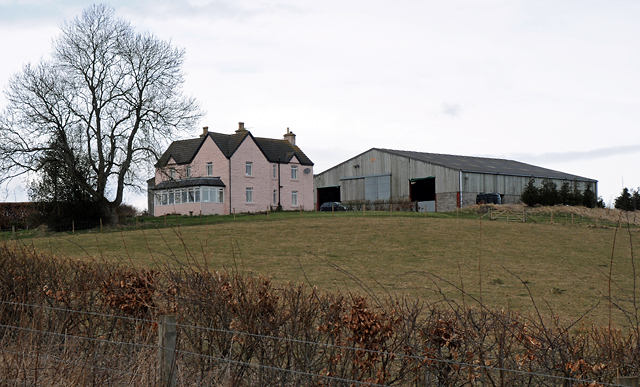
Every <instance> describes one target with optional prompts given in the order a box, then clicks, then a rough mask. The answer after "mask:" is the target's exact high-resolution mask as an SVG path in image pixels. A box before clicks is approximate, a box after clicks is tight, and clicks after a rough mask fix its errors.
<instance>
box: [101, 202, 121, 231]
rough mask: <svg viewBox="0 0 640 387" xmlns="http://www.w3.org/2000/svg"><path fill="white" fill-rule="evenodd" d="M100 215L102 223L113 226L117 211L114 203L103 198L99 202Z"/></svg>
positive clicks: (115, 223)
mask: <svg viewBox="0 0 640 387" xmlns="http://www.w3.org/2000/svg"><path fill="white" fill-rule="evenodd" d="M99 206H100V217H101V218H102V222H103V223H104V224H107V225H110V226H115V225H117V224H118V213H117V211H116V207H117V206H116V205H115V204H113V203H111V202H109V201H108V200H106V199H103V200H101V201H100V202H99Z"/></svg>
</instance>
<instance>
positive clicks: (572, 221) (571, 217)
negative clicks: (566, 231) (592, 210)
mask: <svg viewBox="0 0 640 387" xmlns="http://www.w3.org/2000/svg"><path fill="white" fill-rule="evenodd" d="M571 224H572V225H573V212H572V213H571Z"/></svg>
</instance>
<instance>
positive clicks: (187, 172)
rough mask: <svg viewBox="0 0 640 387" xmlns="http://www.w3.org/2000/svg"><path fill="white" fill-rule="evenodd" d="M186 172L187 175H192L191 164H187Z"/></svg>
mask: <svg viewBox="0 0 640 387" xmlns="http://www.w3.org/2000/svg"><path fill="white" fill-rule="evenodd" d="M185 173H186V175H187V177H191V165H187V168H186V171H185Z"/></svg>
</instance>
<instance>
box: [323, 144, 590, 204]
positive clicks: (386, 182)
mask: <svg viewBox="0 0 640 387" xmlns="http://www.w3.org/2000/svg"><path fill="white" fill-rule="evenodd" d="M531 178H534V180H535V182H536V186H540V185H541V184H542V181H543V180H544V179H551V180H552V181H553V182H554V183H556V184H557V187H558V189H560V187H562V184H563V183H564V182H568V183H569V184H570V186H571V188H572V189H573V188H574V187H575V188H577V189H578V190H580V191H581V192H584V190H585V189H586V188H587V186H590V187H591V190H592V191H593V192H594V193H595V194H596V196H597V193H598V181H597V180H594V179H589V178H586V177H581V176H576V175H572V174H569V173H564V172H559V171H554V170H551V169H547V168H542V167H538V166H535V165H530V164H525V163H521V162H519V161H513V160H505V159H494V158H485V157H471V156H456V155H446V154H437V153H424V152H412V151H402V150H393V149H381V148H371V149H369V150H368V151H366V152H363V153H361V154H359V155H357V156H355V157H352V158H351V159H349V160H347V161H344V162H342V163H340V164H338V165H336V166H334V167H332V168H330V169H328V170H326V171H324V172H322V173H319V174H317V175H315V176H314V198H315V201H316V208H318V207H319V206H320V205H321V204H322V203H324V202H327V201H340V202H343V203H354V204H356V203H363V202H366V203H389V202H390V201H391V202H394V203H401V202H404V203H407V202H411V207H412V208H419V209H420V210H425V209H426V210H427V211H451V210H454V209H456V207H459V208H461V207H466V206H469V205H473V204H476V196H477V195H478V194H479V193H499V194H500V196H501V198H502V203H505V204H514V203H519V202H520V195H521V194H522V191H523V190H524V188H525V186H526V185H527V183H528V182H529V179H531Z"/></svg>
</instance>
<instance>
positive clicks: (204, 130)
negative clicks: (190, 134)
mask: <svg viewBox="0 0 640 387" xmlns="http://www.w3.org/2000/svg"><path fill="white" fill-rule="evenodd" d="M207 134H209V127H208V126H204V127H202V134H201V135H200V137H205V136H206V135H207Z"/></svg>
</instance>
